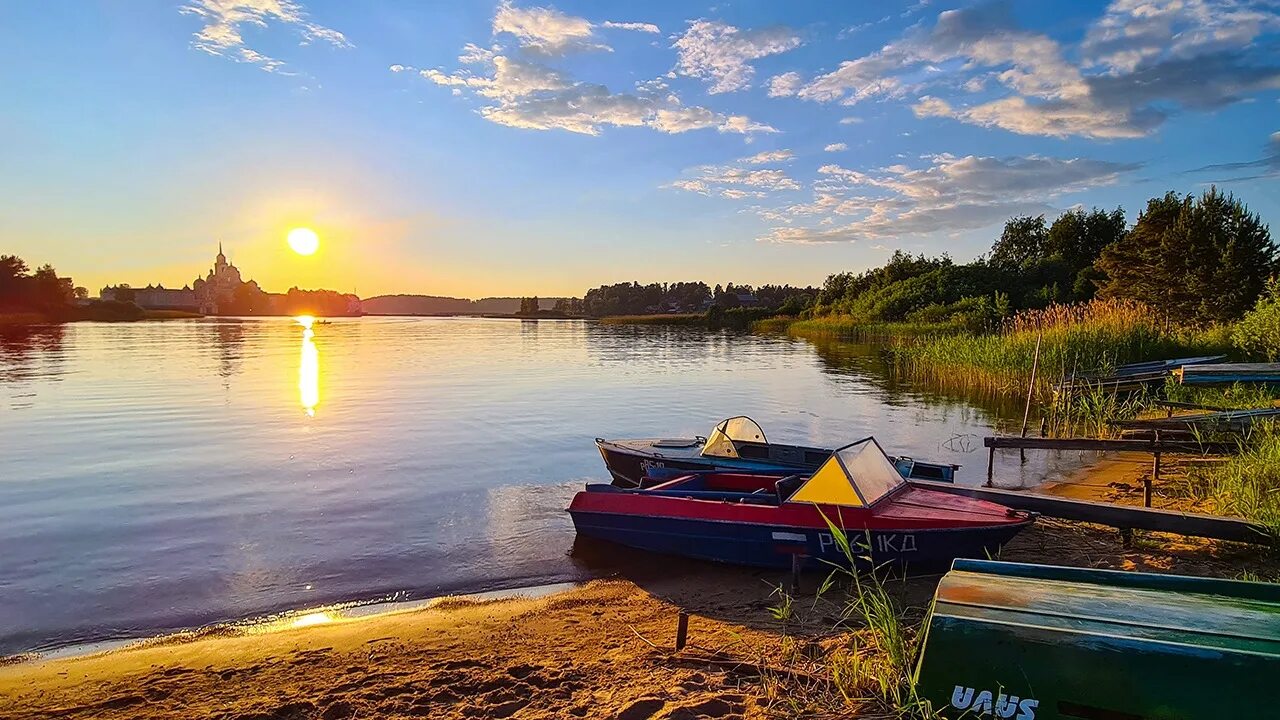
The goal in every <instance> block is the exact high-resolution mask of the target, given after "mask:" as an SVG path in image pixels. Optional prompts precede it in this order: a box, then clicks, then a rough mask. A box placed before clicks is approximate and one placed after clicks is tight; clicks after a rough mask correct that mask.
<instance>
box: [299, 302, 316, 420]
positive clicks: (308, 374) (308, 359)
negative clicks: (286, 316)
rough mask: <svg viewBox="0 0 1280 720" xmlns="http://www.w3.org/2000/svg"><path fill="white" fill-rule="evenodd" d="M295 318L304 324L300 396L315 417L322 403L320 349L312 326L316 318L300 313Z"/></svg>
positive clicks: (310, 414)
mask: <svg viewBox="0 0 1280 720" xmlns="http://www.w3.org/2000/svg"><path fill="white" fill-rule="evenodd" d="M294 319H295V320H297V321H298V324H299V325H301V326H302V359H301V362H299V364H298V398H299V400H300V401H301V403H302V409H303V410H305V411H306V413H307V415H308V416H310V417H315V414H316V406H317V405H319V404H320V351H319V350H317V349H316V343H315V336H316V334H315V331H314V330H312V329H311V326H312V325H313V324H314V323H315V320H316V319H315V318H314V317H311V316H310V315H299V316H298V317H296V318H294Z"/></svg>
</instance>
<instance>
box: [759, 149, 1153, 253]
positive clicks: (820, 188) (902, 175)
mask: <svg viewBox="0 0 1280 720" xmlns="http://www.w3.org/2000/svg"><path fill="white" fill-rule="evenodd" d="M929 161H930V164H929V166H928V167H923V168H912V167H909V166H906V165H893V166H890V167H885V168H879V169H876V170H870V171H866V172H864V171H859V170H853V169H850V168H844V167H841V166H839V165H824V166H822V167H821V168H819V169H818V173H819V175H820V176H821V177H820V178H819V179H818V180H817V181H815V182H814V184H813V190H814V195H813V199H812V201H810V202H806V203H797V204H793V205H788V206H783V207H780V208H778V207H775V208H771V209H769V210H768V212H767V214H766V213H762V217H765V218H766V219H769V220H772V221H774V222H779V221H780V222H783V223H785V226H777V227H774V228H772V229H771V230H770V231H769V233H768V234H767V235H766V236H765V237H763V238H762V239H764V240H770V241H773V242H789V243H822V242H852V241H856V240H862V239H884V238H891V237H899V236H904V235H927V234H930V233H935V232H939V231H954V230H966V229H973V228H979V227H985V226H987V225H991V224H995V223H998V222H1000V221H1001V220H1004V219H1006V218H1008V217H1009V216H1011V215H1016V214H1021V213H1033V214H1038V213H1042V212H1051V211H1052V207H1051V206H1050V205H1049V204H1048V203H1049V201H1050V200H1052V199H1053V198H1055V197H1058V196H1060V195H1064V194H1068V193H1072V192H1078V191H1082V190H1086V189H1089V188H1093V187H1098V186H1102V185H1108V184H1111V183H1114V182H1116V181H1117V180H1118V179H1119V178H1120V177H1122V176H1123V175H1124V174H1125V173H1129V172H1132V171H1134V170H1136V169H1138V167H1139V166H1137V165H1134V164H1126V163H1112V162H1106V161H1101V160H1089V159H1084V158H1075V159H1057V158H1048V157H1041V156H1034V155H1033V156H1027V157H1010V158H994V157H978V156H972V155H970V156H966V157H957V156H954V155H937V156H933V157H932V158H929ZM837 218H844V219H843V220H839V221H838V222H835V221H834V220H835V219H837ZM849 218H852V220H850V219H849ZM828 220H833V222H828Z"/></svg>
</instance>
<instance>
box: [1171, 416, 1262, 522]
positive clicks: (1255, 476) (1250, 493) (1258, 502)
mask: <svg viewBox="0 0 1280 720" xmlns="http://www.w3.org/2000/svg"><path fill="white" fill-rule="evenodd" d="M1176 487H1177V489H1179V490H1181V492H1182V494H1183V495H1185V496H1187V497H1190V498H1192V499H1195V500H1199V501H1203V502H1208V503H1209V504H1211V505H1212V506H1213V509H1214V512H1216V513H1218V514H1221V515H1234V516H1237V517H1242V518H1246V519H1248V520H1252V521H1254V522H1257V523H1260V524H1262V525H1265V526H1266V527H1267V528H1268V529H1269V530H1270V531H1271V533H1272V534H1273V535H1275V536H1276V537H1277V538H1280V425H1277V424H1276V423H1273V422H1267V423H1258V424H1255V425H1254V427H1253V428H1252V430H1251V432H1250V434H1249V437H1248V438H1247V442H1245V443H1243V447H1242V449H1241V452H1240V454H1238V455H1232V456H1229V457H1228V458H1227V459H1226V460H1225V461H1224V462H1221V463H1216V464H1213V465H1209V466H1205V467H1195V468H1192V469H1191V470H1190V471H1189V472H1188V474H1187V476H1186V478H1185V479H1183V480H1180V481H1179V482H1178V483H1177V485H1176Z"/></svg>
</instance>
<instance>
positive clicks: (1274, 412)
mask: <svg viewBox="0 0 1280 720" xmlns="http://www.w3.org/2000/svg"><path fill="white" fill-rule="evenodd" d="M1273 417H1280V408H1260V409H1257V410H1224V411H1222V412H1212V413H1198V414H1196V415H1174V416H1173V417H1164V418H1144V419H1141V420H1113V421H1111V424H1112V425H1115V426H1116V427H1131V428H1141V427H1183V426H1185V427H1190V426H1192V425H1202V424H1216V425H1247V424H1249V423H1252V422H1253V421H1254V420H1265V419H1268V418H1273Z"/></svg>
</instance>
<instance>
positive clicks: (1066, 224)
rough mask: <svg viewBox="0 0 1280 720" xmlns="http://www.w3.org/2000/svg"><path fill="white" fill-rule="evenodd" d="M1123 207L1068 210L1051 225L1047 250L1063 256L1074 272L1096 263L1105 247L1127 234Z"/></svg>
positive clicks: (1054, 255) (1046, 240)
mask: <svg viewBox="0 0 1280 720" xmlns="http://www.w3.org/2000/svg"><path fill="white" fill-rule="evenodd" d="M1124 232H1125V221H1124V210H1122V209H1120V208H1116V209H1115V210H1112V211H1111V212H1105V211H1103V210H1099V209H1098V208H1094V209H1093V210H1091V211H1089V212H1088V213H1086V212H1085V211H1084V210H1081V209H1076V210H1068V211H1067V212H1064V213H1062V214H1061V215H1059V216H1058V219H1057V220H1054V221H1053V225H1051V226H1049V232H1048V234H1047V235H1046V236H1045V251H1046V254H1047V255H1048V256H1049V257H1057V258H1060V259H1061V260H1063V261H1064V262H1065V263H1066V264H1067V265H1068V266H1069V267H1070V268H1071V269H1072V271H1074V272H1079V271H1081V270H1083V269H1085V268H1087V267H1090V266H1092V265H1093V263H1094V262H1096V261H1097V259H1098V257H1099V256H1100V255H1102V250H1103V249H1104V248H1106V247H1107V246H1108V245H1110V244H1112V243H1114V242H1117V241H1118V240H1120V239H1121V238H1123V237H1124Z"/></svg>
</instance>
